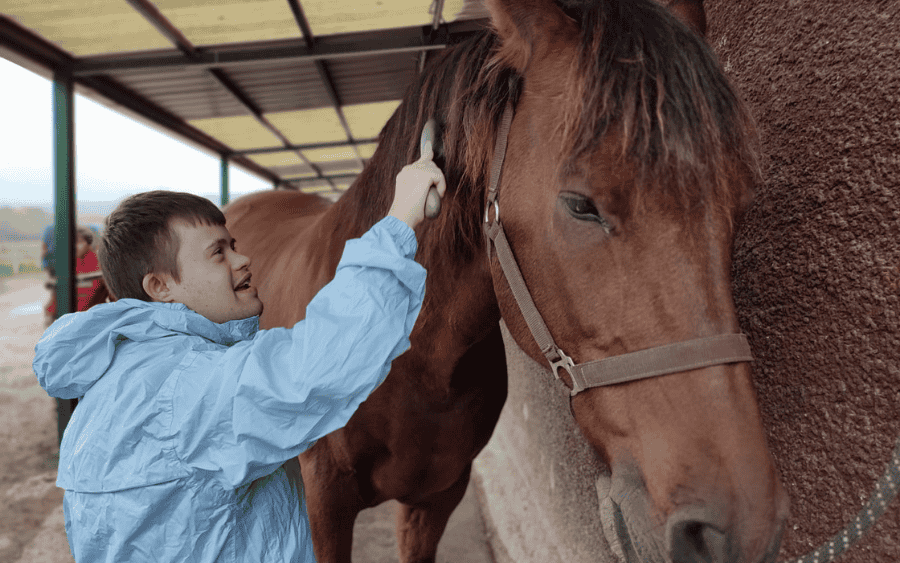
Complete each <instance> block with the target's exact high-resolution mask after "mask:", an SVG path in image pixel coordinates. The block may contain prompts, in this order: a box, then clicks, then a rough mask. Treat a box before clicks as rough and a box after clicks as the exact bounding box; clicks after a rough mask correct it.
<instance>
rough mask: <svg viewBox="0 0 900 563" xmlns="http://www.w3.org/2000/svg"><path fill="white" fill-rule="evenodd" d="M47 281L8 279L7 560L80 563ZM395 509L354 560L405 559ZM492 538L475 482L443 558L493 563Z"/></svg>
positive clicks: (0, 346)
mask: <svg viewBox="0 0 900 563" xmlns="http://www.w3.org/2000/svg"><path fill="white" fill-rule="evenodd" d="M43 281H44V276H43V275H42V274H22V275H17V276H13V277H8V278H0V319H3V322H2V324H0V561H2V562H8V563H72V556H71V555H70V552H69V546H68V543H67V542H66V536H65V522H64V518H63V512H62V498H63V493H62V490H60V489H58V488H56V469H57V466H58V462H59V457H58V456H59V448H58V444H57V430H56V403H55V401H54V400H53V399H52V398H50V397H48V396H47V394H46V393H45V392H44V390H43V389H41V387H40V386H39V385H38V383H37V378H36V377H35V376H34V372H33V371H32V369H31V362H32V360H33V358H34V346H35V344H36V343H37V341H38V340H39V339H40V337H41V334H42V333H43V330H44V324H43V323H44V318H43V306H44V303H45V301H46V300H47V298H48V293H47V291H46V290H45V289H44V288H43ZM473 483H474V480H473ZM395 507H396V503H394V502H388V503H384V504H382V505H380V506H378V507H376V508H373V509H369V510H365V511H363V512H362V513H361V514H360V516H359V518H358V519H357V521H356V527H355V528H354V542H353V551H354V561H356V562H357V563H392V562H394V561H397V555H396V540H395V539H394V533H393V530H394V517H393V515H394V509H395ZM485 538H486V533H485V527H484V522H483V520H482V516H481V511H480V507H479V505H478V503H477V501H476V498H475V490H474V485H470V486H469V490H468V491H467V493H466V497H465V498H464V499H463V501H462V503H461V504H460V506H459V507H457V509H456V512H454V514H453V516H452V517H451V519H450V522H449V524H448V526H447V531H446V533H445V534H444V537H443V539H442V541H441V545H440V546H439V547H438V558H437V559H438V562H439V563H443V562H449V561H465V562H466V563H493V558H492V555H491V552H490V548H489V546H488V544H487V541H486V539H485Z"/></svg>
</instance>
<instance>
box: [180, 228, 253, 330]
mask: <svg viewBox="0 0 900 563" xmlns="http://www.w3.org/2000/svg"><path fill="white" fill-rule="evenodd" d="M172 228H173V230H174V231H175V232H176V233H177V235H178V238H179V239H180V241H181V246H180V247H179V248H178V267H179V271H180V272H181V282H175V281H174V280H171V279H169V280H168V288H169V293H168V298H166V299H165V301H169V302H176V303H184V304H185V305H187V306H188V307H189V308H190V309H191V310H193V311H194V312H197V313H200V314H201V315H203V316H204V317H206V318H207V319H209V320H211V321H213V322H216V323H224V322H226V321H233V320H237V319H246V318H247V317H253V316H255V315H259V314H261V313H262V310H263V304H262V301H260V300H259V297H257V295H256V288H254V287H253V286H251V285H250V269H249V268H250V259H249V258H247V257H246V256H242V255H241V254H238V253H237V252H235V251H234V239H233V238H231V234H230V233H229V232H228V229H226V228H225V227H224V226H221V225H205V224H203V223H199V224H197V225H196V226H192V225H190V224H189V223H186V222H184V221H173V223H172Z"/></svg>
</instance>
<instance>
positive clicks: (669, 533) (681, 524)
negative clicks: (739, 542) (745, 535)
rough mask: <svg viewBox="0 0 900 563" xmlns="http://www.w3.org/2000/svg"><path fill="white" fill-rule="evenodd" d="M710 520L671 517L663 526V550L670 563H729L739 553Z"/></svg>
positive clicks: (682, 516)
mask: <svg viewBox="0 0 900 563" xmlns="http://www.w3.org/2000/svg"><path fill="white" fill-rule="evenodd" d="M711 521H712V519H709V518H697V517H692V516H689V515H685V514H677V515H673V516H671V517H670V518H669V521H668V522H667V524H666V548H667V549H668V552H669V557H670V558H671V560H672V562H673V563H726V562H727V563H732V562H736V561H738V554H737V553H733V551H732V549H731V548H730V545H729V544H730V542H729V539H728V535H727V534H726V533H725V532H724V531H722V529H721V528H719V527H718V526H716V525H714V524H711V523H710V522H711Z"/></svg>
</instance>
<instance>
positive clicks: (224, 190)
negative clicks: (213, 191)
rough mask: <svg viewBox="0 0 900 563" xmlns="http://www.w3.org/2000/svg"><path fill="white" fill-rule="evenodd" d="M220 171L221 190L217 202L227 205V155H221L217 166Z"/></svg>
mask: <svg viewBox="0 0 900 563" xmlns="http://www.w3.org/2000/svg"><path fill="white" fill-rule="evenodd" d="M219 169H220V171H221V174H220V176H221V183H220V186H221V190H220V192H219V204H220V205H228V202H229V200H230V198H229V193H228V157H227V156H224V155H223V156H222V161H221V166H220V167H219Z"/></svg>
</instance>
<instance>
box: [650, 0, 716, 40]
mask: <svg viewBox="0 0 900 563" xmlns="http://www.w3.org/2000/svg"><path fill="white" fill-rule="evenodd" d="M661 3H662V4H663V5H664V6H666V7H667V8H668V9H669V11H670V12H672V13H673V14H674V15H675V17H676V18H678V19H680V20H681V21H682V22H683V23H685V24H687V26H688V27H690V28H691V29H693V30H694V31H695V32H697V34H698V35H700V37H706V10H704V9H703V0H661Z"/></svg>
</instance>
